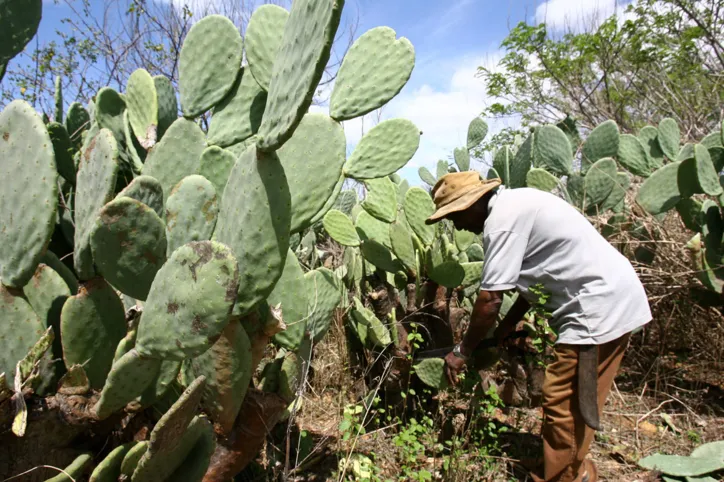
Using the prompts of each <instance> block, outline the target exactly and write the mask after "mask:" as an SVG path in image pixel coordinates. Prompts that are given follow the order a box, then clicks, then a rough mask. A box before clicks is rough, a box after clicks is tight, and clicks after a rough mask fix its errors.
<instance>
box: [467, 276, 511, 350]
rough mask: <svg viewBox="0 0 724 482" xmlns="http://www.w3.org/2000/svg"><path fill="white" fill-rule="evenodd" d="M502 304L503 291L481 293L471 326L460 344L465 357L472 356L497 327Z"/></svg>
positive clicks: (472, 316) (476, 301)
mask: <svg viewBox="0 0 724 482" xmlns="http://www.w3.org/2000/svg"><path fill="white" fill-rule="evenodd" d="M502 302H503V293H502V292H501V291H485V290H483V291H481V292H480V294H479V295H478V299H477V300H475V306H473V312H472V313H471V315H470V326H468V331H467V333H465V336H464V337H463V342H462V343H461V344H460V352H461V353H462V354H463V355H465V356H470V355H472V354H473V352H474V351H475V348H476V347H477V346H478V344H479V343H480V342H481V341H482V339H483V338H485V335H487V334H488V332H489V331H490V329H491V328H492V327H493V326H495V320H496V318H497V317H498V312H499V311H500V305H501V304H502Z"/></svg>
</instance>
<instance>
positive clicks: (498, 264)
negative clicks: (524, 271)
mask: <svg viewBox="0 0 724 482" xmlns="http://www.w3.org/2000/svg"><path fill="white" fill-rule="evenodd" d="M483 244H484V245H485V264H484V265H483V279H482V281H481V283H480V289H481V290H485V291H503V290H510V289H513V288H515V287H516V284H517V282H518V277H519V276H520V270H521V267H522V265H523V257H524V256H525V248H526V246H527V244H528V239H527V238H526V237H523V236H520V235H518V234H516V233H514V232H512V231H498V232H495V233H491V234H490V235H489V236H486V237H485V239H484V240H483Z"/></svg>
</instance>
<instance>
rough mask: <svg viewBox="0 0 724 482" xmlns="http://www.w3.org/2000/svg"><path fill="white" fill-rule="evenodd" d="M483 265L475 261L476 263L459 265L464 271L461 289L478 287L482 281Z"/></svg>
mask: <svg viewBox="0 0 724 482" xmlns="http://www.w3.org/2000/svg"><path fill="white" fill-rule="evenodd" d="M484 264H485V263H483V262H482V261H476V262H472V263H471V262H468V263H460V266H462V268H463V271H465V276H464V277H463V280H462V281H461V282H460V285H461V286H463V287H468V286H473V285H479V284H480V283H481V281H482V279H483V265H484Z"/></svg>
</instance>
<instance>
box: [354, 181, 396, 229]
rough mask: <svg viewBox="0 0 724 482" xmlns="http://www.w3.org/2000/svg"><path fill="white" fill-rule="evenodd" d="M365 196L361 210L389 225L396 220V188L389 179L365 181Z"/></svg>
mask: <svg viewBox="0 0 724 482" xmlns="http://www.w3.org/2000/svg"><path fill="white" fill-rule="evenodd" d="M365 187H366V188H367V196H366V197H365V200H364V201H362V208H364V210H365V211H367V212H368V213H370V214H371V215H372V216H374V217H376V218H377V219H379V220H380V221H384V222H386V223H391V222H393V221H394V220H395V219H396V218H397V186H396V185H395V183H393V182H392V181H391V180H390V178H389V177H382V178H379V179H369V180H367V181H365Z"/></svg>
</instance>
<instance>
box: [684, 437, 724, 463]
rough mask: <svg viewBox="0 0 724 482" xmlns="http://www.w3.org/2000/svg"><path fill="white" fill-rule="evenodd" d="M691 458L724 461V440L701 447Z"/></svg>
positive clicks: (692, 453)
mask: <svg viewBox="0 0 724 482" xmlns="http://www.w3.org/2000/svg"><path fill="white" fill-rule="evenodd" d="M691 456H692V457H698V458H702V459H714V460H724V440H719V441H718V442H709V443H707V444H703V445H699V446H698V447H697V448H695V449H694V450H692V451H691Z"/></svg>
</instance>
